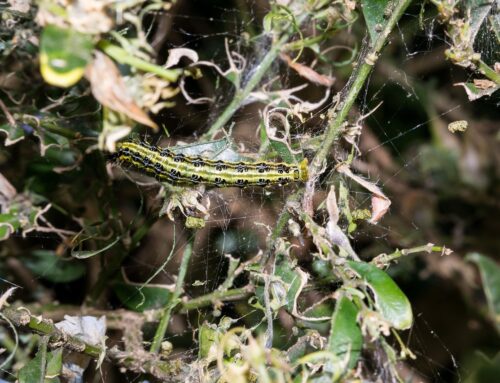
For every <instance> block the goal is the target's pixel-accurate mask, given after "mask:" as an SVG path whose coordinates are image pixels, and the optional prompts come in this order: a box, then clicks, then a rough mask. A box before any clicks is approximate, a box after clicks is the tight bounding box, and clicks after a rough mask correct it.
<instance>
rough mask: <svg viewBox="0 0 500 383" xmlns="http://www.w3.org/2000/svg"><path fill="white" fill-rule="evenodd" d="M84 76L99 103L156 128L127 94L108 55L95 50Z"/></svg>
mask: <svg viewBox="0 0 500 383" xmlns="http://www.w3.org/2000/svg"><path fill="white" fill-rule="evenodd" d="M85 76H86V77H87V79H88V80H89V81H90V84H91V86H92V94H93V95H94V97H95V98H96V99H97V101H99V102H100V103H101V104H103V105H105V106H107V107H108V108H110V109H112V110H114V111H116V112H120V113H123V114H125V115H126V116H128V117H130V118H131V119H132V120H134V121H137V122H139V123H141V124H143V125H146V126H149V127H151V128H153V129H155V130H156V129H158V126H157V125H156V124H155V123H154V122H153V121H152V120H151V119H150V118H149V116H148V115H147V114H146V113H145V112H144V111H143V110H142V109H141V108H140V107H139V106H138V105H137V104H136V102H135V101H134V99H133V98H132V97H131V96H130V95H129V94H128V91H127V87H126V86H125V83H124V81H123V78H122V77H121V75H120V71H119V70H118V68H117V67H116V65H115V63H114V62H113V61H112V60H111V59H110V58H109V57H108V56H106V55H105V54H103V53H101V52H98V51H97V52H96V54H95V58H94V61H93V62H92V63H90V64H89V65H88V66H87V69H86V71H85Z"/></svg>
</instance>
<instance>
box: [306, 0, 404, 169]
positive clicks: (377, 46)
mask: <svg viewBox="0 0 500 383" xmlns="http://www.w3.org/2000/svg"><path fill="white" fill-rule="evenodd" d="M411 1H412V0H401V1H399V2H398V3H397V4H396V5H395V7H394V11H393V12H392V14H391V16H390V18H389V19H388V20H387V23H386V24H385V28H384V29H383V30H382V32H380V34H379V35H378V37H377V39H376V40H375V42H374V44H373V46H372V48H371V49H369V50H368V53H367V54H366V55H365V54H363V52H365V50H364V49H362V50H361V52H362V53H361V55H360V59H359V60H358V64H361V65H360V66H359V69H358V70H357V71H356V72H355V73H353V75H352V76H351V80H352V81H349V84H350V87H349V89H348V90H347V92H346V93H345V98H344V99H343V100H342V103H341V105H340V110H339V111H336V110H330V112H332V113H333V116H334V117H333V119H332V120H331V121H330V124H329V126H328V128H327V132H326V134H325V136H324V141H323V144H322V145H321V148H320V149H319V151H318V152H317V153H316V156H315V157H314V160H313V161H312V164H311V169H310V173H311V175H312V177H313V178H314V176H316V174H317V173H318V172H319V171H320V170H321V169H322V167H323V162H324V161H325V160H326V157H327V156H328V153H330V150H331V148H332V145H333V143H334V142H335V140H336V139H337V138H338V137H339V135H340V132H341V131H342V126H343V124H344V122H345V121H346V119H347V115H348V113H349V111H350V110H351V108H352V106H353V104H354V101H355V100H356V98H357V97H358V95H359V92H360V91H361V89H362V88H363V86H364V84H365V82H366V79H367V78H368V75H369V74H370V72H371V71H372V69H373V66H374V65H375V62H376V61H377V60H378V57H379V54H380V51H381V50H382V48H383V47H384V45H385V44H386V42H387V38H388V37H389V34H390V33H391V31H392V30H393V28H394V26H395V25H396V23H397V22H398V21H399V19H400V18H401V16H402V15H403V12H404V11H405V9H406V8H407V7H408V5H410V3H411Z"/></svg>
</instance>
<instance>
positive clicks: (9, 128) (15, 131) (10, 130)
mask: <svg viewBox="0 0 500 383" xmlns="http://www.w3.org/2000/svg"><path fill="white" fill-rule="evenodd" d="M0 132H4V133H5V135H6V136H7V138H6V139H5V142H4V145H5V146H9V145H12V144H15V143H16V142H18V141H21V140H22V139H23V138H24V129H23V128H22V126H21V125H20V124H15V125H11V124H2V125H0Z"/></svg>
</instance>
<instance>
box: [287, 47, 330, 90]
mask: <svg viewBox="0 0 500 383" xmlns="http://www.w3.org/2000/svg"><path fill="white" fill-rule="evenodd" d="M281 59H282V60H284V61H285V62H286V63H287V65H288V66H289V67H290V68H292V69H293V70H294V71H296V72H297V73H298V74H299V75H300V76H302V77H304V78H306V79H307V80H309V81H311V82H313V83H315V84H318V85H322V86H326V87H331V86H332V85H333V84H334V83H335V79H334V78H333V77H331V76H326V75H323V74H319V73H318V72H316V71H315V70H314V69H312V68H310V67H308V66H306V65H304V64H300V63H298V62H295V61H293V60H292V59H291V57H290V56H288V55H286V54H284V53H282V54H281Z"/></svg>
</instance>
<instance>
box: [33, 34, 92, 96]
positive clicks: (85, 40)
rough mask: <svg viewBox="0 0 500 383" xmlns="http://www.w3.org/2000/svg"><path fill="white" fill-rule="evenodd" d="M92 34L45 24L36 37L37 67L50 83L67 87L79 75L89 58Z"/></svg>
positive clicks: (77, 79)
mask: <svg viewBox="0 0 500 383" xmlns="http://www.w3.org/2000/svg"><path fill="white" fill-rule="evenodd" d="M93 47H94V46H93V43H92V37H91V36H89V35H87V34H84V33H80V32H77V31H74V30H71V29H65V28H60V27H57V26H55V25H47V26H46V27H45V28H44V29H43V32H42V36H41V39H40V71H41V73H42V76H43V78H44V80H45V81H47V82H48V83H49V84H51V85H55V86H60V87H63V88H67V87H69V86H71V85H74V84H76V83H77V82H78V81H79V80H80V79H81V78H82V76H83V74H84V71H85V67H86V66H87V63H88V62H89V61H90V60H91V58H92V50H93Z"/></svg>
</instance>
